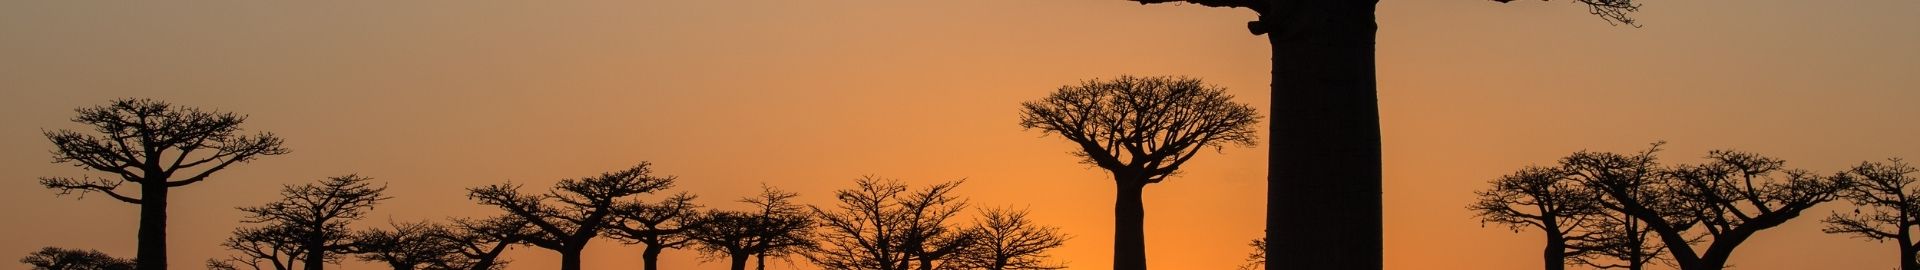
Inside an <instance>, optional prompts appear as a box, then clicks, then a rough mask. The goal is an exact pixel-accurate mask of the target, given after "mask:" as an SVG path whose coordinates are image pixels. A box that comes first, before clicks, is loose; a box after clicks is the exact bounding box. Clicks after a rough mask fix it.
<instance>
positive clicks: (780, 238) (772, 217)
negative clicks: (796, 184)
mask: <svg viewBox="0 0 1920 270" xmlns="http://www.w3.org/2000/svg"><path fill="white" fill-rule="evenodd" d="M799 197H800V194H799V193H793V192H788V191H785V190H780V188H775V187H773V186H768V185H766V184H764V183H762V184H760V194H758V195H755V196H751V197H746V198H741V199H740V202H743V203H747V204H751V205H753V206H754V208H757V209H755V211H754V212H757V213H756V214H757V215H756V216H755V217H756V218H759V219H760V222H759V223H760V224H769V225H772V226H769V227H770V228H772V229H770V230H761V231H760V232H761V233H763V234H764V235H761V236H759V237H758V239H759V240H760V243H759V245H760V248H759V249H758V251H755V252H754V253H753V264H754V267H753V269H756V270H766V269H767V257H769V256H771V257H779V258H786V257H787V256H789V255H793V254H795V253H799V252H802V251H803V250H804V249H806V248H810V247H812V246H813V239H809V238H807V232H808V231H811V230H813V227H814V226H815V225H817V224H816V222H815V219H814V218H813V217H810V216H808V215H810V214H812V212H811V211H808V210H807V207H806V206H802V205H800V204H798V203H794V202H793V200H794V199H795V198H799Z"/></svg>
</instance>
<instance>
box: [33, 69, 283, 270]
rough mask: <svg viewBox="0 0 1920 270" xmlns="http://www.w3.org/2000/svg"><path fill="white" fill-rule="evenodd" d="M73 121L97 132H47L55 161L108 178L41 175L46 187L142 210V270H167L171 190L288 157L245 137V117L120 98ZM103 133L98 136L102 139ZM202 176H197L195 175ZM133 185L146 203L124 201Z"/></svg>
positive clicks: (273, 141) (265, 141) (264, 136)
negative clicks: (92, 194)
mask: <svg viewBox="0 0 1920 270" xmlns="http://www.w3.org/2000/svg"><path fill="white" fill-rule="evenodd" d="M75 112H77V113H78V114H79V116H75V117H74V118H73V122H75V123H80V124H84V125H87V126H88V127H90V128H92V129H93V132H91V133H92V134H90V133H87V132H80V131H73V130H66V129H62V130H54V131H46V132H45V135H46V136H47V140H49V141H52V142H53V146H54V151H53V161H54V162H56V163H70V164H73V165H74V166H75V167H80V168H82V169H86V170H92V171H98V172H104V173H108V174H112V176H109V177H103V178H93V177H86V176H82V177H80V178H69V177H41V178H40V185H42V186H45V187H46V188H49V189H55V190H59V191H60V194H62V195H64V194H69V193H71V192H75V191H78V192H80V193H81V194H82V195H84V194H86V193H87V192H100V193H105V194H107V196H109V197H113V198H114V199H116V200H120V201H122V202H127V203H132V204H138V205H140V229H139V244H138V250H137V253H136V255H135V258H134V260H135V261H136V263H137V264H138V266H139V268H140V269H141V270H164V269H167V195H168V194H167V191H168V189H169V188H173V187H179V186H185V185H190V184H193V183H199V182H200V181H205V180H207V178H208V177H211V176H213V173H214V172H218V171H220V170H222V169H226V168H227V167H228V166H232V165H233V164H236V163H245V162H248V161H252V160H253V159H255V158H258V157H260V156H271V155H281V154H286V153H287V149H286V148H281V147H280V144H281V140H280V137H275V136H273V134H272V133H258V134H254V135H245V134H241V133H240V132H241V131H242V129H241V128H240V124H241V123H244V122H246V119H247V118H246V116H242V115H238V114H233V113H228V112H218V111H202V110H200V109H198V108H191V107H177V106H173V105H172V104H168V103H166V102H162V101H158V100H151V99H119V100H114V101H113V102H112V103H110V104H107V105H104V106H96V107H87V108H80V109H77V110H75ZM96 134H97V135H96ZM196 170H197V171H196ZM126 183H133V184H134V185H136V186H138V187H137V192H138V193H139V197H138V198H135V197H133V196H127V195H123V194H121V193H120V192H119V190H120V186H121V185H123V184H126Z"/></svg>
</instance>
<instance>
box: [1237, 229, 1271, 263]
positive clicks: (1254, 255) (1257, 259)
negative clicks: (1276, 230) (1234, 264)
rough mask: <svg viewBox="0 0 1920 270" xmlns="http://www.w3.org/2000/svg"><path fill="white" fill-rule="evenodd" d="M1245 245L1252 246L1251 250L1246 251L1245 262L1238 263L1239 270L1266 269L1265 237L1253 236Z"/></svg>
mask: <svg viewBox="0 0 1920 270" xmlns="http://www.w3.org/2000/svg"><path fill="white" fill-rule="evenodd" d="M1247 246H1248V247H1252V248H1253V252H1248V253H1247V264H1242V265H1240V270H1261V269H1267V268H1266V267H1267V238H1266V237H1261V238H1255V239H1253V242H1250V243H1247Z"/></svg>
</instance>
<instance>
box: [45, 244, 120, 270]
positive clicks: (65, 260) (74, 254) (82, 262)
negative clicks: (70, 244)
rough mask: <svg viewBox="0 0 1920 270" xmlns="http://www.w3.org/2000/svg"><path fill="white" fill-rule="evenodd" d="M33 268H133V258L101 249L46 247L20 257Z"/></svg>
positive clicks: (72, 269) (106, 269) (59, 269)
mask: <svg viewBox="0 0 1920 270" xmlns="http://www.w3.org/2000/svg"><path fill="white" fill-rule="evenodd" d="M20 263H24V264H27V265H32V266H33V268H32V269H33V270H133V260H128V259H121V258H117V257H113V256H112V255H107V253H106V252H100V251H99V250H91V249H88V250H81V249H66V248H58V247H44V248H40V251H35V252H33V253H29V254H27V256H26V257H24V258H20Z"/></svg>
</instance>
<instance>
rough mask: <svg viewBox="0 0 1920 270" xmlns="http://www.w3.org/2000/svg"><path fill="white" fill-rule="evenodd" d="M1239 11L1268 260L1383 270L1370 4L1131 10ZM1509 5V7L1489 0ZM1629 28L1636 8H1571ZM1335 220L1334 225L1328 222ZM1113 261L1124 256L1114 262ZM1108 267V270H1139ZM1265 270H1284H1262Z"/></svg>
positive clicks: (1284, 1)
mask: <svg viewBox="0 0 1920 270" xmlns="http://www.w3.org/2000/svg"><path fill="white" fill-rule="evenodd" d="M1129 1H1133V2H1139V3H1141V4H1157V3H1191V4H1195V5H1199V6H1205V7H1225V8H1246V9H1249V10H1253V11H1254V12H1255V13H1257V14H1258V15H1259V19H1257V20H1255V21H1252V22H1248V23H1247V30H1249V32H1251V33H1252V34H1254V35H1263V34H1264V35H1267V42H1268V44H1271V45H1272V50H1273V54H1272V55H1273V84H1272V92H1273V95H1272V96H1271V97H1270V98H1271V101H1272V104H1273V108H1274V112H1273V115H1275V117H1274V119H1273V121H1272V122H1271V125H1269V126H1268V131H1269V132H1270V133H1271V134H1273V135H1272V136H1273V138H1271V140H1270V141H1271V143H1272V145H1271V146H1269V148H1267V156H1268V158H1267V167H1268V175H1267V239H1272V240H1273V243H1276V244H1274V245H1271V246H1270V248H1271V249H1270V250H1268V251H1267V253H1268V254H1278V255H1277V256H1284V258H1278V259H1275V260H1271V261H1275V262H1287V265H1286V267H1284V268H1285V269H1303V270H1321V269H1329V270H1331V269H1339V270H1349V269H1381V267H1382V260H1381V259H1382V257H1381V253H1380V252H1381V250H1382V249H1381V248H1382V246H1381V239H1382V238H1381V228H1382V227H1381V208H1380V207H1381V204H1380V193H1381V189H1380V110H1379V104H1378V103H1377V101H1378V95H1377V94H1378V93H1377V92H1375V88H1376V84H1375V80H1374V58H1373V48H1374V32H1375V30H1376V28H1377V27H1376V26H1375V24H1374V17H1373V16H1374V4H1375V3H1377V2H1378V1H1352V0H1129ZM1496 1H1499V2H1503V3H1504V2H1507V1H1511V0H1496ZM1576 2H1580V3H1582V4H1586V5H1587V6H1588V7H1589V11H1590V12H1592V13H1594V14H1601V15H1602V16H1601V17H1602V18H1606V19H1608V20H1612V21H1623V22H1628V23H1631V22H1632V21H1631V20H1630V18H1628V17H1627V16H1626V14H1627V13H1628V12H1632V11H1634V10H1637V9H1638V8H1639V5H1638V4H1635V3H1634V1H1633V0H1576ZM1329 220H1339V221H1341V222H1327V221H1329ZM1115 255H1116V257H1118V256H1122V255H1121V254H1115ZM1145 267H1146V266H1145V264H1144V263H1142V264H1139V265H1137V266H1136V265H1132V264H1125V265H1123V264H1115V269H1127V270H1136V269H1145ZM1268 269H1281V268H1276V267H1268Z"/></svg>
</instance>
